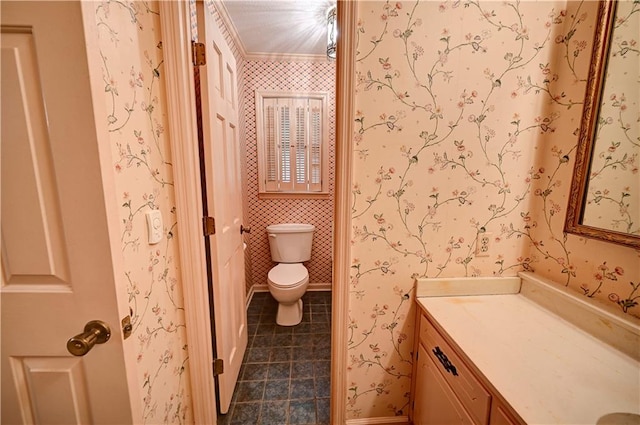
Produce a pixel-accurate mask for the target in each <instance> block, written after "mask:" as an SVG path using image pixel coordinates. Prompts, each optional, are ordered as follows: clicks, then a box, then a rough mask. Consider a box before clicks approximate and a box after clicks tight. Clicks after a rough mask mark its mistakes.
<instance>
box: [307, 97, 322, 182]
mask: <svg viewBox="0 0 640 425" xmlns="http://www.w3.org/2000/svg"><path fill="white" fill-rule="evenodd" d="M308 128H309V165H308V167H307V169H308V171H307V172H308V175H309V187H308V189H307V190H309V191H310V192H320V191H322V136H323V135H322V101H321V100H320V99H309V126H308Z"/></svg>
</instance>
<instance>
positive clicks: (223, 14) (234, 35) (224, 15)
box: [213, 1, 247, 59]
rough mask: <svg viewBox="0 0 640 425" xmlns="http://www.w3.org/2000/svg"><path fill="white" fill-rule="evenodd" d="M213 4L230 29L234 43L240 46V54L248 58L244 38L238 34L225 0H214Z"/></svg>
mask: <svg viewBox="0 0 640 425" xmlns="http://www.w3.org/2000/svg"><path fill="white" fill-rule="evenodd" d="M213 5H214V7H215V8H216V10H217V11H218V14H219V15H220V18H222V22H224V25H225V26H226V27H227V29H228V30H229V34H230V35H231V38H232V39H233V44H235V45H236V47H237V48H238V52H239V53H240V56H242V58H243V59H247V49H246V48H245V47H244V44H243V43H242V40H241V39H240V36H239V35H238V30H237V29H236V27H235V25H233V21H232V20H231V17H230V16H229V12H228V11H227V8H226V6H225V5H224V3H223V2H220V1H216V2H214V3H213Z"/></svg>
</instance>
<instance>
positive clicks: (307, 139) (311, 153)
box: [256, 91, 329, 196]
mask: <svg viewBox="0 0 640 425" xmlns="http://www.w3.org/2000/svg"><path fill="white" fill-rule="evenodd" d="M328 97H329V95H328V93H327V92H313V93H308V92H306V93H283V92H268V91H257V92H256V121H257V123H256V124H257V138H258V161H259V163H258V178H259V192H260V194H261V195H278V194H280V195H283V196H285V195H308V196H313V195H327V194H328V186H329V181H328V170H329V167H328V151H329V149H328V144H329V142H328V127H329V126H328V118H327V114H328V109H327V105H328Z"/></svg>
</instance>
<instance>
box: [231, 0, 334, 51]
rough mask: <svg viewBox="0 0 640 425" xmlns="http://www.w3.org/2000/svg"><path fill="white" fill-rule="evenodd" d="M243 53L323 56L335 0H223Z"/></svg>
mask: <svg viewBox="0 0 640 425" xmlns="http://www.w3.org/2000/svg"><path fill="white" fill-rule="evenodd" d="M222 5H223V9H224V10H226V14H227V17H228V18H229V21H230V23H231V25H232V26H233V27H234V28H235V32H236V33H237V35H238V38H239V41H240V43H241V44H242V47H243V48H244V53H245V54H246V56H262V55H269V56H278V55H282V56H288V55H301V56H309V55H311V56H326V51H327V24H326V22H327V12H328V10H329V8H330V7H331V6H332V5H335V0H223V1H222Z"/></svg>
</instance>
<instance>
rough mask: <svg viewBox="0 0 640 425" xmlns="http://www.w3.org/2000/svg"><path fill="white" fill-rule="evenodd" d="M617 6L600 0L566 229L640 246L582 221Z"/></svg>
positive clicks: (625, 235)
mask: <svg viewBox="0 0 640 425" xmlns="http://www.w3.org/2000/svg"><path fill="white" fill-rule="evenodd" d="M616 5H617V1H615V0H608V1H602V2H600V4H599V6H598V18H597V22H596V28H595V36H594V41H593V53H592V57H591V66H590V67H589V78H588V80H587V91H586V96H585V103H584V109H583V112H582V122H581V125H580V137H579V139H578V148H577V151H576V163H575V169H574V175H573V180H572V182H571V192H570V194H569V205H568V208H567V218H566V222H565V232H568V233H573V234H576V235H580V236H585V237H588V238H593V239H599V240H602V241H607V242H613V243H616V244H620V245H625V246H629V247H632V248H636V249H638V248H640V236H635V235H631V234H628V233H622V232H616V231H613V230H605V229H601V228H598V227H592V226H587V225H584V224H582V217H583V213H584V206H585V199H586V190H587V183H588V176H589V169H590V165H591V157H592V155H593V148H594V142H595V140H594V136H595V131H596V125H597V123H598V114H599V111H600V102H601V96H602V88H603V86H604V77H605V71H606V67H607V59H608V55H609V45H610V41H611V34H612V32H613V23H614V19H615V10H616Z"/></svg>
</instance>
